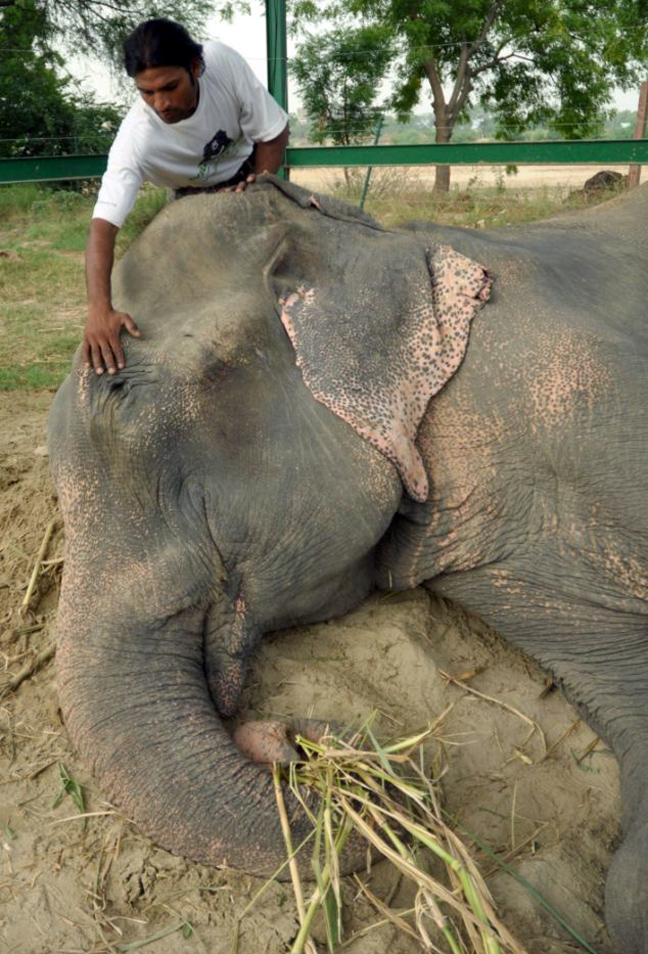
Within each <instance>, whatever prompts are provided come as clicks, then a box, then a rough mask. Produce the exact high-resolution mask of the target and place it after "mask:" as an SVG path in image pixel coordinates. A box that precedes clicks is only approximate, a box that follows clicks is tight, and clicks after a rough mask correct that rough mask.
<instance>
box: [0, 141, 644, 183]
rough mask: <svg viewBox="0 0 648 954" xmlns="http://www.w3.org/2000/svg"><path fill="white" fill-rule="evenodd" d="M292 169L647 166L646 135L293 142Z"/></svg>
mask: <svg viewBox="0 0 648 954" xmlns="http://www.w3.org/2000/svg"><path fill="white" fill-rule="evenodd" d="M106 161H107V156H55V157H47V156H44V157H39V158H30V159H0V183H9V182H53V181H57V180H60V179H93V178H96V177H98V176H101V175H102V174H103V172H104V170H105V168H106ZM286 162H287V165H288V167H292V168H304V167H309V166H310V167H314V166H319V167H321V166H423V165H429V164H431V165H446V164H448V165H478V164H479V163H484V164H488V165H525V164H546V165H554V164H561V163H565V164H576V163H581V164H586V165H597V164H600V165H624V164H626V163H628V164H630V163H637V164H646V165H648V139H596V140H591V139H587V140H576V141H573V142H533V143H531V142H480V143H472V142H470V143H447V144H443V145H437V144H431V145H424V146H421V145H417V146H380V145H378V146H304V147H302V146H294V147H289V148H288V150H287V153H286Z"/></svg>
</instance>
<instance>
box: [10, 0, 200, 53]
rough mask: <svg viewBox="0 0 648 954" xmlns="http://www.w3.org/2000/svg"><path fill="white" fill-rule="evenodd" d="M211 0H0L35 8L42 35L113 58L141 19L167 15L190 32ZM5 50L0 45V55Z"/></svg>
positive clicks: (17, 6)
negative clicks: (127, 34) (182, 24)
mask: <svg viewBox="0 0 648 954" xmlns="http://www.w3.org/2000/svg"><path fill="white" fill-rule="evenodd" d="M214 7H215V3H214V2H213V0H0V14H2V12H3V11H5V12H8V11H12V10H13V11H14V12H16V13H17V14H18V15H21V11H23V10H25V9H29V8H35V9H36V10H37V11H38V13H39V14H40V15H41V18H42V19H41V29H42V33H41V38H42V39H43V40H45V41H46V43H47V44H52V43H53V42H56V41H58V42H59V43H60V44H61V45H62V46H64V47H65V48H68V49H70V50H74V51H78V50H91V51H92V52H93V54H95V55H98V56H100V57H101V56H103V57H111V58H113V59H114V58H115V57H116V56H118V54H119V51H120V45H121V41H122V39H123V37H124V36H125V35H126V33H128V32H129V31H130V30H132V29H133V28H134V27H135V26H137V24H138V23H140V22H141V21H142V20H146V19H148V18H149V17H157V16H168V17H171V18H172V19H174V20H180V21H181V22H182V23H184V24H185V26H186V27H187V29H188V30H189V31H190V32H191V31H193V30H196V31H199V30H200V28H201V27H202V25H203V23H204V20H205V18H206V17H207V16H208V15H209V14H211V13H213V11H214ZM3 55H4V53H3V51H2V49H0V56H3Z"/></svg>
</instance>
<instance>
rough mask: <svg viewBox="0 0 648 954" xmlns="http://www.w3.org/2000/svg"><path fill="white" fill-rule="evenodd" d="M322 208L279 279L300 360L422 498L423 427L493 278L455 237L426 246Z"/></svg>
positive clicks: (321, 391) (320, 392)
mask: <svg viewBox="0 0 648 954" xmlns="http://www.w3.org/2000/svg"><path fill="white" fill-rule="evenodd" d="M310 214H311V215H314V216H317V215H318V214H317V212H315V211H314V210H313V211H312V212H311V213H310ZM318 218H319V220H320V222H321V225H320V226H318V227H316V229H315V231H316V232H317V233H318V234H317V238H316V240H314V236H313V235H312V233H311V240H312V244H311V242H308V241H307V242H306V244H307V245H308V244H310V245H311V249H310V252H309V251H308V250H305V249H304V248H303V247H301V246H300V248H301V254H299V253H295V257H294V260H293V267H292V268H291V267H290V266H289V267H288V269H284V270H283V271H284V274H283V277H282V280H281V281H280V282H278V283H276V284H275V288H277V290H278V291H279V292H280V293H281V290H283V294H282V295H281V298H280V303H281V306H282V307H281V319H282V322H283V324H284V327H285V329H286V331H287V332H288V334H289V336H290V338H291V340H292V343H293V346H294V348H295V352H296V356H297V364H298V366H299V368H300V369H301V373H302V376H303V378H304V381H305V382H306V384H307V386H308V387H309V388H310V390H311V391H312V393H313V395H314V397H315V398H316V399H317V400H318V401H320V402H321V403H322V404H324V405H326V407H328V408H329V409H330V410H332V411H334V412H335V413H336V414H338V415H339V416H340V417H341V418H342V419H343V420H345V421H346V422H347V423H348V424H350V425H351V427H353V428H354V429H355V430H356V431H357V432H358V434H360V435H361V436H362V437H364V438H366V439H367V440H368V441H370V442H371V443H372V444H374V445H375V446H376V447H377V448H378V449H379V450H380V451H382V453H383V454H385V455H386V456H387V457H388V458H389V459H390V460H391V461H392V462H393V463H394V464H395V465H396V467H397V468H398V471H399V473H400V475H401V478H402V480H403V483H404V485H405V487H406V488H407V490H408V492H409V493H410V494H411V496H412V497H413V498H414V499H415V500H419V501H423V500H425V499H426V498H427V494H428V480H427V475H426V472H425V468H424V465H423V461H422V459H421V455H420V454H419V451H418V448H417V447H416V444H415V441H416V433H417V429H418V426H419V423H420V421H421V419H422V417H423V414H424V413H425V409H426V407H427V404H428V401H429V400H430V398H431V397H432V395H433V394H436V392H437V391H439V389H440V388H442V387H443V385H444V384H445V383H446V382H447V381H448V380H449V379H450V378H451V377H452V375H453V374H454V373H455V371H456V370H457V368H458V367H459V365H460V364H461V361H462V359H463V356H464V354H465V351H466V347H467V344H468V333H469V329H470V322H471V319H472V318H473V316H474V314H475V313H476V311H477V310H478V309H479V308H480V307H481V305H482V303H483V302H484V301H486V300H487V298H488V297H489V292H490V285H491V280H490V277H489V275H488V272H487V271H486V270H485V269H484V268H483V267H482V266H481V265H478V264H477V263H476V262H473V261H471V260H470V259H468V258H465V257H464V256H463V255H460V254H459V253H458V252H455V251H454V250H453V249H451V248H448V247H447V246H440V245H437V246H433V247H431V248H427V249H426V248H424V247H423V246H422V245H421V244H419V243H418V242H417V241H416V240H414V239H413V238H412V237H411V236H407V235H399V234H396V233H392V232H387V231H384V230H381V229H380V228H379V227H377V228H376V227H370V226H364V227H363V225H361V224H360V223H349V222H348V221H347V222H340V221H338V222H337V223H336V226H335V228H332V227H331V224H330V222H331V220H330V218H329V219H326V218H325V217H324V216H321V217H319V216H318ZM313 224H314V223H313ZM302 238H303V236H302ZM289 257H290V256H289ZM284 261H285V258H284ZM295 261H298V262H299V267H295V266H294V263H295ZM308 261H310V262H311V263H312V265H311V267H305V266H304V263H305V262H308ZM286 271H287V272H288V274H286ZM290 273H292V274H290ZM309 275H316V276H317V277H318V280H317V281H312V280H309V279H308V277H307V276H309ZM290 278H292V282H291V281H290ZM291 285H292V288H293V289H294V290H293V291H292V292H291V293H287V292H286V290H287V288H288V287H290V286H291Z"/></svg>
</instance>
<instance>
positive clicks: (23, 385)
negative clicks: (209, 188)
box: [0, 168, 578, 390]
mask: <svg viewBox="0 0 648 954" xmlns="http://www.w3.org/2000/svg"><path fill="white" fill-rule="evenodd" d="M363 178H364V170H358V172H357V174H354V175H351V176H350V182H349V184H348V185H347V184H346V183H344V180H343V178H342V177H341V176H340V177H339V181H340V182H341V183H342V185H340V186H339V187H338V188H337V190H336V192H337V195H338V196H339V197H340V198H342V199H345V200H346V201H348V202H351V203H352V204H357V203H358V201H359V196H360V192H361V189H362V181H363ZM90 191H91V190H90ZM86 192H88V194H86ZM94 201H95V198H94V195H93V194H89V190H86V191H85V192H83V193H81V192H72V191H66V190H60V189H59V190H55V189H52V188H51V187H45V186H42V185H36V184H27V185H3V186H0V301H2V309H1V310H0V390H16V389H27V390H31V389H41V388H43V389H55V388H57V387H58V386H59V385H60V384H61V382H62V381H63V379H64V377H65V375H66V373H67V370H68V368H69V366H70V363H71V360H72V356H73V354H74V352H75V350H76V347H77V346H78V344H79V342H80V340H81V335H82V330H83V325H84V324H85V318H86V303H85V278H84V266H83V250H84V248H85V242H86V235H87V230H88V225H89V223H90V218H91V215H92V208H93V205H94ZM165 202H166V190H164V189H156V188H152V187H151V188H149V187H147V188H144V189H143V190H142V191H141V193H140V196H139V198H138V200H137V203H136V205H135V208H134V210H133V212H132V213H131V215H130V216H129V218H128V220H127V222H126V223H125V225H124V227H123V228H122V229H121V230H120V232H119V235H118V240H117V256H118V257H119V256H120V255H121V254H123V252H124V251H125V250H126V248H127V247H128V245H129V244H130V243H131V242H132V241H133V239H134V238H135V237H136V236H137V235H139V233H140V232H141V231H142V230H143V229H144V228H145V226H146V225H147V224H148V222H150V221H151V219H152V218H153V217H154V216H155V214H156V213H157V212H158V211H159V210H160V209H161V208H162V206H163V205H164V204H165ZM571 204H572V206H573V205H574V204H578V200H573V201H572V203H571ZM365 208H366V210H367V211H368V212H370V213H371V214H372V215H374V216H375V217H376V218H378V219H379V220H380V221H381V222H383V223H384V224H385V225H388V226H391V227H393V226H398V225H400V224H402V223H404V222H407V221H412V220H429V221H434V222H438V223H440V224H448V225H463V226H469V227H472V228H486V227H488V228H490V227H498V226H502V225H509V224H521V223H524V222H531V221H536V220H538V219H542V218H546V217H548V216H551V215H555V214H556V213H557V212H560V211H562V210H563V209H564V208H565V197H564V193H563V191H562V190H560V189H557V188H556V189H551V188H544V189H527V190H516V189H512V188H509V189H505V188H504V187H503V186H496V187H490V188H485V187H484V186H483V185H481V184H480V182H479V181H478V180H475V181H474V182H472V183H470V184H469V187H468V188H466V189H462V190H459V189H453V190H452V191H451V192H450V193H449V194H447V195H442V196H438V195H436V194H435V193H434V192H433V191H432V190H431V189H430V188H429V187H425V188H424V187H423V186H422V184H421V181H420V179H419V178H417V173H416V171H412V170H408V169H404V168H399V169H384V170H375V171H374V174H373V178H372V182H371V189H370V191H369V195H368V199H367V202H366V205H365Z"/></svg>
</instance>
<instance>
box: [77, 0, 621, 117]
mask: <svg viewBox="0 0 648 954" xmlns="http://www.w3.org/2000/svg"><path fill="white" fill-rule="evenodd" d="M251 6H252V11H253V12H252V14H251V15H250V16H241V15H239V16H236V18H235V19H234V22H233V23H231V24H228V23H224V22H223V21H222V20H221V19H220V17H218V16H214V17H212V18H211V19H210V20H209V21H208V22H207V25H206V31H205V38H209V39H218V40H222V41H223V43H227V44H228V46H232V47H234V49H235V50H237V51H238V52H239V53H240V54H241V55H242V56H244V57H245V59H246V60H247V61H248V63H249V64H250V66H251V67H252V69H253V70H254V72H255V73H256V75H257V76H258V77H259V79H260V80H261V82H262V83H263V84H264V85H267V55H266V21H265V16H264V13H263V10H264V4H263V3H261V2H260V0H252V3H251ZM292 52H294V44H293V43H292V42H291V40H290V38H288V56H289V57H290V55H291V53H292ZM67 65H68V68H69V70H70V72H71V73H72V75H73V76H74V77H75V78H76V79H79V80H83V81H84V85H86V86H88V87H89V88H90V89H92V90H93V91H95V92H96V93H97V95H98V97H99V99H102V100H105V101H108V102H110V101H111V100H114V99H118V98H119V97H120V89H119V84H118V83H117V81H116V79H115V78H114V77H111V75H110V71H109V70H108V68H107V67H106V66H105V64H103V63H98V62H96V61H95V62H93V61H91V60H88V59H86V58H83V59H82V58H74V59H73V60H69V59H68V64H67ZM638 102H639V91H638V90H636V91H635V90H630V91H628V92H623V91H621V90H619V91H618V92H617V93H615V95H614V98H613V103H614V106H616V108H617V109H633V110H635V109H636V108H637V104H638ZM288 105H289V109H290V110H291V111H292V112H294V111H296V109H297V108H298V107H299V105H300V103H299V96H298V93H297V89H296V87H295V86H294V84H293V83H291V81H290V78H289V80H288ZM430 109H431V106H430V102H429V100H427V99H424V101H423V102H422V103H421V104H420V105H419V107H418V108H417V109H416V110H415V112H426V113H427V112H429V111H430Z"/></svg>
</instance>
